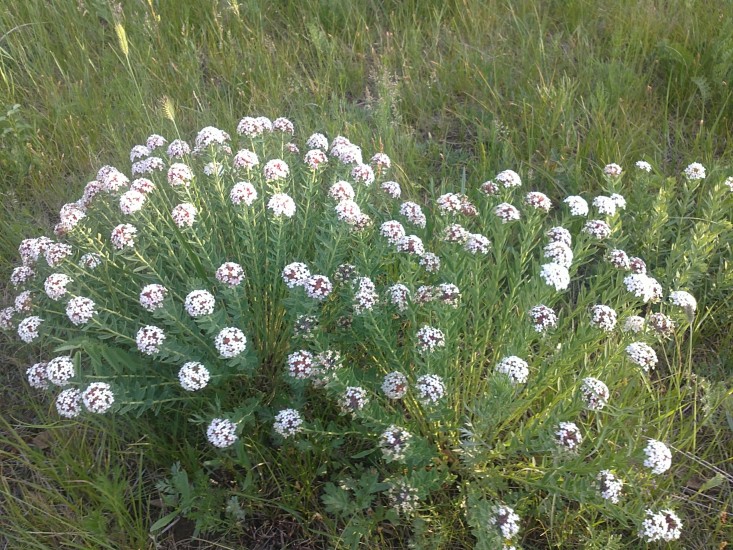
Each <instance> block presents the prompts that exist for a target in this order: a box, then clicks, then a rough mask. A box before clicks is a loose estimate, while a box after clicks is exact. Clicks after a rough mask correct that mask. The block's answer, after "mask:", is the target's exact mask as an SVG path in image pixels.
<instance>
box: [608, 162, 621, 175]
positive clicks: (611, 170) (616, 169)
mask: <svg viewBox="0 0 733 550" xmlns="http://www.w3.org/2000/svg"><path fill="white" fill-rule="evenodd" d="M622 172H623V169H622V168H621V167H620V166H619V165H618V164H616V163H615V162H612V163H611V164H606V166H605V167H604V168H603V174H604V175H606V176H608V177H609V178H619V177H621V173H622Z"/></svg>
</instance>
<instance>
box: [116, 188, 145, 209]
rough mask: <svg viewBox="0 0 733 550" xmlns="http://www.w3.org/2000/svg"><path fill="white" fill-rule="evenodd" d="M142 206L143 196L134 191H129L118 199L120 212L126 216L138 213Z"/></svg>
mask: <svg viewBox="0 0 733 550" xmlns="http://www.w3.org/2000/svg"><path fill="white" fill-rule="evenodd" d="M135 181H139V180H135ZM144 204H145V194H144V193H141V192H140V191H136V190H135V189H130V190H129V191H127V192H126V193H124V194H123V195H122V196H121V197H120V210H121V211H122V213H123V214H125V215H126V216H129V215H131V214H134V213H135V212H139V211H140V210H141V209H142V207H143V205H144Z"/></svg>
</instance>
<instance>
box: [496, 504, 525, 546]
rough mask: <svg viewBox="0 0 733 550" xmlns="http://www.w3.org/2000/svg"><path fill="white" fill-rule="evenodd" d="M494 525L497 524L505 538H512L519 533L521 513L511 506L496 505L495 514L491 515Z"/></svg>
mask: <svg viewBox="0 0 733 550" xmlns="http://www.w3.org/2000/svg"><path fill="white" fill-rule="evenodd" d="M490 521H491V523H492V525H496V527H497V528H498V529H499V532H500V533H501V537H502V538H503V539H504V540H510V539H512V538H514V537H516V536H517V533H519V522H520V521H521V519H520V517H519V515H517V513H516V512H515V511H514V509H513V508H510V507H509V506H504V505H502V506H496V507H494V514H493V515H492V516H491V520H490Z"/></svg>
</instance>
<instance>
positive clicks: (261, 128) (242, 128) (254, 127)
mask: <svg viewBox="0 0 733 550" xmlns="http://www.w3.org/2000/svg"><path fill="white" fill-rule="evenodd" d="M265 132H267V133H269V132H272V121H271V120H270V119H269V118H267V117H264V116H258V117H251V116H246V117H244V118H242V120H240V121H239V124H237V133H238V134H239V135H240V136H247V137H250V138H254V137H257V136H261V135H262V134H264V133H265Z"/></svg>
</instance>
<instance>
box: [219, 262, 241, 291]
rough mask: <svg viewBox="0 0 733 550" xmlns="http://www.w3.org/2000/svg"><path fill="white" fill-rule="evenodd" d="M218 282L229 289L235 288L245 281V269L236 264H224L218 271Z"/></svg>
mask: <svg viewBox="0 0 733 550" xmlns="http://www.w3.org/2000/svg"><path fill="white" fill-rule="evenodd" d="M216 280H217V281H219V282H220V283H224V284H225V285H227V286H228V287H229V288H234V287H236V286H239V285H241V284H242V281H244V269H242V266H241V265H239V264H237V263H234V262H224V263H223V264H221V265H220V266H219V268H218V269H217V270H216Z"/></svg>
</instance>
